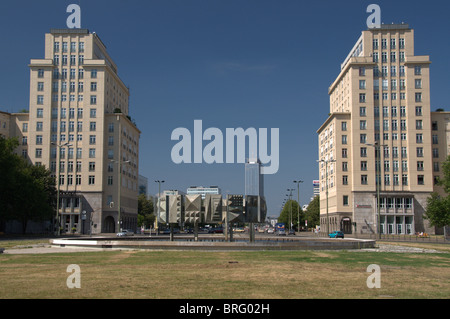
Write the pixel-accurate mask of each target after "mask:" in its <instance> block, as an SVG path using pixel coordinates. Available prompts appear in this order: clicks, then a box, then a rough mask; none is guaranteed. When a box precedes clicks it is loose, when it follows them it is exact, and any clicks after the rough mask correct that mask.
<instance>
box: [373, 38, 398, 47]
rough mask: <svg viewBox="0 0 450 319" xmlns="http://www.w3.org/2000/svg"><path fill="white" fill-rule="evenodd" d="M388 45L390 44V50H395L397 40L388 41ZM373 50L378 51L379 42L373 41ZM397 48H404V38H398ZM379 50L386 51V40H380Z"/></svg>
mask: <svg viewBox="0 0 450 319" xmlns="http://www.w3.org/2000/svg"><path fill="white" fill-rule="evenodd" d="M389 40H390V41H389V43H390V49H391V50H395V49H396V48H397V39H394V38H392V39H389ZM372 44H373V49H374V50H378V48H379V40H378V39H373V42H372ZM398 47H399V49H404V48H405V39H404V38H400V39H399V40H398ZM381 49H382V50H386V49H388V39H381Z"/></svg>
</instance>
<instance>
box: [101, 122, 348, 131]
mask: <svg viewBox="0 0 450 319" xmlns="http://www.w3.org/2000/svg"><path fill="white" fill-rule="evenodd" d="M342 123H345V122H342ZM343 131H344V130H343ZM108 132H109V133H113V132H114V123H109V124H108Z"/></svg>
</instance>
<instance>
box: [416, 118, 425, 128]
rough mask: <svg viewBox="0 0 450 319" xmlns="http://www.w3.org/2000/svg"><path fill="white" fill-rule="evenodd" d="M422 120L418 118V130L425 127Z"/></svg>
mask: <svg viewBox="0 0 450 319" xmlns="http://www.w3.org/2000/svg"><path fill="white" fill-rule="evenodd" d="M422 123H423V122H422V120H416V130H421V129H422V128H423V125H422Z"/></svg>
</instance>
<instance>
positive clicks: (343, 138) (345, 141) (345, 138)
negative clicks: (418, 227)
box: [110, 135, 347, 145]
mask: <svg viewBox="0 0 450 319" xmlns="http://www.w3.org/2000/svg"><path fill="white" fill-rule="evenodd" d="M110 137H112V136H110ZM341 139H342V144H344V145H345V144H347V135H342V137H341ZM111 145H112V144H111Z"/></svg>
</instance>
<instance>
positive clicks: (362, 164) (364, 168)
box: [361, 161, 367, 171]
mask: <svg viewBox="0 0 450 319" xmlns="http://www.w3.org/2000/svg"><path fill="white" fill-rule="evenodd" d="M361 170H362V171H367V162H366V161H361Z"/></svg>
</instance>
